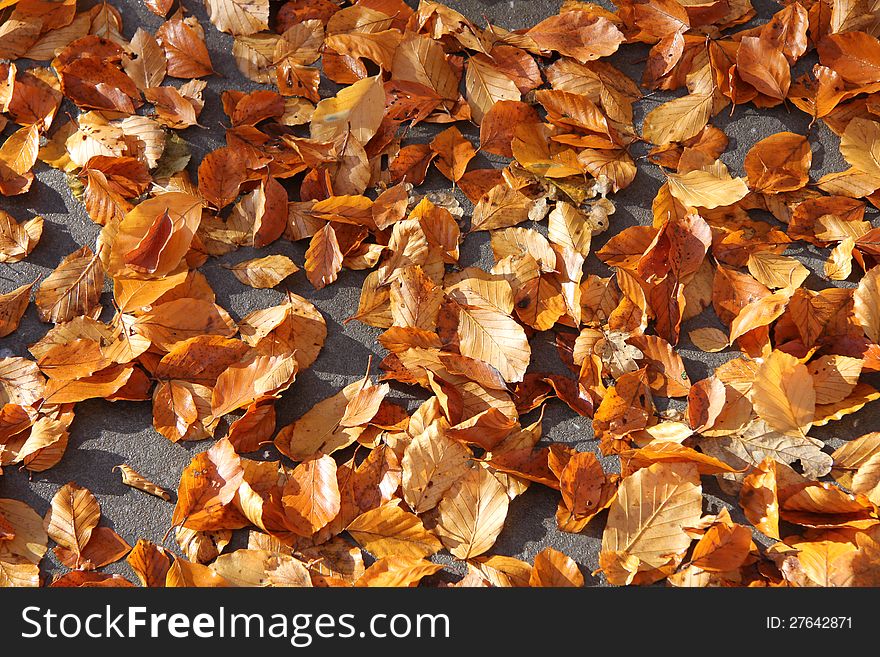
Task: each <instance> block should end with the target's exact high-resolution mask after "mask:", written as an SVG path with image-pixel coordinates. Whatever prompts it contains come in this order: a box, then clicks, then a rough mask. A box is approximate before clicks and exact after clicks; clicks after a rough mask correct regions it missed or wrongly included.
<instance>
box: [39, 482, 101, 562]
mask: <svg viewBox="0 0 880 657" xmlns="http://www.w3.org/2000/svg"><path fill="white" fill-rule="evenodd" d="M100 520H101V507H100V506H98V500H96V499H95V496H94V495H92V493H91V492H90V491H88V490H87V489H85V488H83V487H81V486H78V485H77V484H76V483H74V482H70V483H68V484H65V485H64V486H63V487H62V488H61V489H60V490H59V491H58V492H57V493H55V496H54V497H53V498H52V502H51V505H50V508H49V512H48V513H47V514H46V518H45V520H44V525H45V527H46V533H47V534H48V535H49V538H51V539H52V540H53V541H55V542H56V543H57V544H58V545H59V547H61V548H64V549H65V550H69V551H70V552H71V553H73V561H74V562H75V564H76V566H77V567H79V565H80V562H81V561H82V560H83V556H84V555H83V551H84V550H85V548H86V546H87V544H88V543H89V541H90V540H91V538H92V533H93V532H94V530H95V528H96V527H97V526H98V522H99V521H100Z"/></svg>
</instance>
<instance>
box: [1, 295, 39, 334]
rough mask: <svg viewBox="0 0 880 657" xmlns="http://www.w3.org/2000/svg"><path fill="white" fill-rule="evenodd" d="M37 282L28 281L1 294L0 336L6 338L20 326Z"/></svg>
mask: <svg viewBox="0 0 880 657" xmlns="http://www.w3.org/2000/svg"><path fill="white" fill-rule="evenodd" d="M35 284H36V281H34V282H33V283H26V284H25V285H22V286H21V287H18V288H16V289H14V290H12V292H7V293H6V294H0V338H5V337H6V336H7V335H9V334H10V333H12V332H13V331H15V330H16V329H17V328H18V324H19V322H20V321H21V318H22V315H24V312H25V310H27V307H28V304H29V303H30V301H31V290H32V289H33V287H34V285H35Z"/></svg>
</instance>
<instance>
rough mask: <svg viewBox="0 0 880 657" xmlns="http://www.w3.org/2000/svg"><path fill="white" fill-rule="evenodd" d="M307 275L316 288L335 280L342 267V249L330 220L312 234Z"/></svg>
mask: <svg viewBox="0 0 880 657" xmlns="http://www.w3.org/2000/svg"><path fill="white" fill-rule="evenodd" d="M304 268H305V270H306V276H307V277H308V279H309V282H310V283H311V284H312V285H313V286H314V287H315V289H316V290H320V289H323V288H324V287H326V286H327V285H329V284H330V283H332V282H334V281H335V280H336V278H337V276H338V275H339V272H340V270H341V269H342V251H341V250H340V248H339V242H338V241H337V239H336V231H335V230H333V226H332V224H331V223H330V222H328V223H326V224H325V225H324V228H322V229H321V230H319V231H318V232H316V233H315V234H314V235H313V236H312V241H311V242H310V243H309V248H308V250H307V251H306V262H305V265H304Z"/></svg>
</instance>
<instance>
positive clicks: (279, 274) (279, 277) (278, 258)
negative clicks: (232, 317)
mask: <svg viewBox="0 0 880 657" xmlns="http://www.w3.org/2000/svg"><path fill="white" fill-rule="evenodd" d="M224 266H225V267H226V268H227V269H230V270H231V271H232V273H233V274H235V277H236V278H237V279H238V280H240V281H241V282H242V283H244V284H245V285H250V286H251V287H255V288H258V289H264V288H270V287H275V286H276V285H278V284H279V283H280V282H281V281H283V280H284V279H285V278H287V277H288V276H290V275H291V274H293V273H295V272H297V271H299V267H297V266H296V265H295V264H294V263H293V261H292V260H291V259H290V258H288V257H287V256H283V255H278V254H275V255H268V256H265V257H263V258H254V259H253V260H245V261H243V262H239V263H237V264H234V265H224Z"/></svg>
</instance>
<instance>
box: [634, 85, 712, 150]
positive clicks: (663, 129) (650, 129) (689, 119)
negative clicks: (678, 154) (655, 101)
mask: <svg viewBox="0 0 880 657" xmlns="http://www.w3.org/2000/svg"><path fill="white" fill-rule="evenodd" d="M714 104H715V99H714V97H713V94H711V93H693V94H687V95H686V96H682V97H681V98H675V99H673V100H670V101H667V102H665V103H663V104H662V105H659V106H657V107H655V108H654V109H652V110H651V111H650V112H648V114H647V115H646V116H645V122H644V125H643V126H642V134H643V135H644V137H645V139H647V140H648V141H650V142H653V143H654V144H657V145H662V144H667V143H669V142H673V141H685V140H687V139H690V138H691V137H693V136H695V135H697V134H698V133H699V132H700V130H702V129H703V128H705V127H706V123H708V122H709V117H710V116H712V109H713V105H714Z"/></svg>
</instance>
